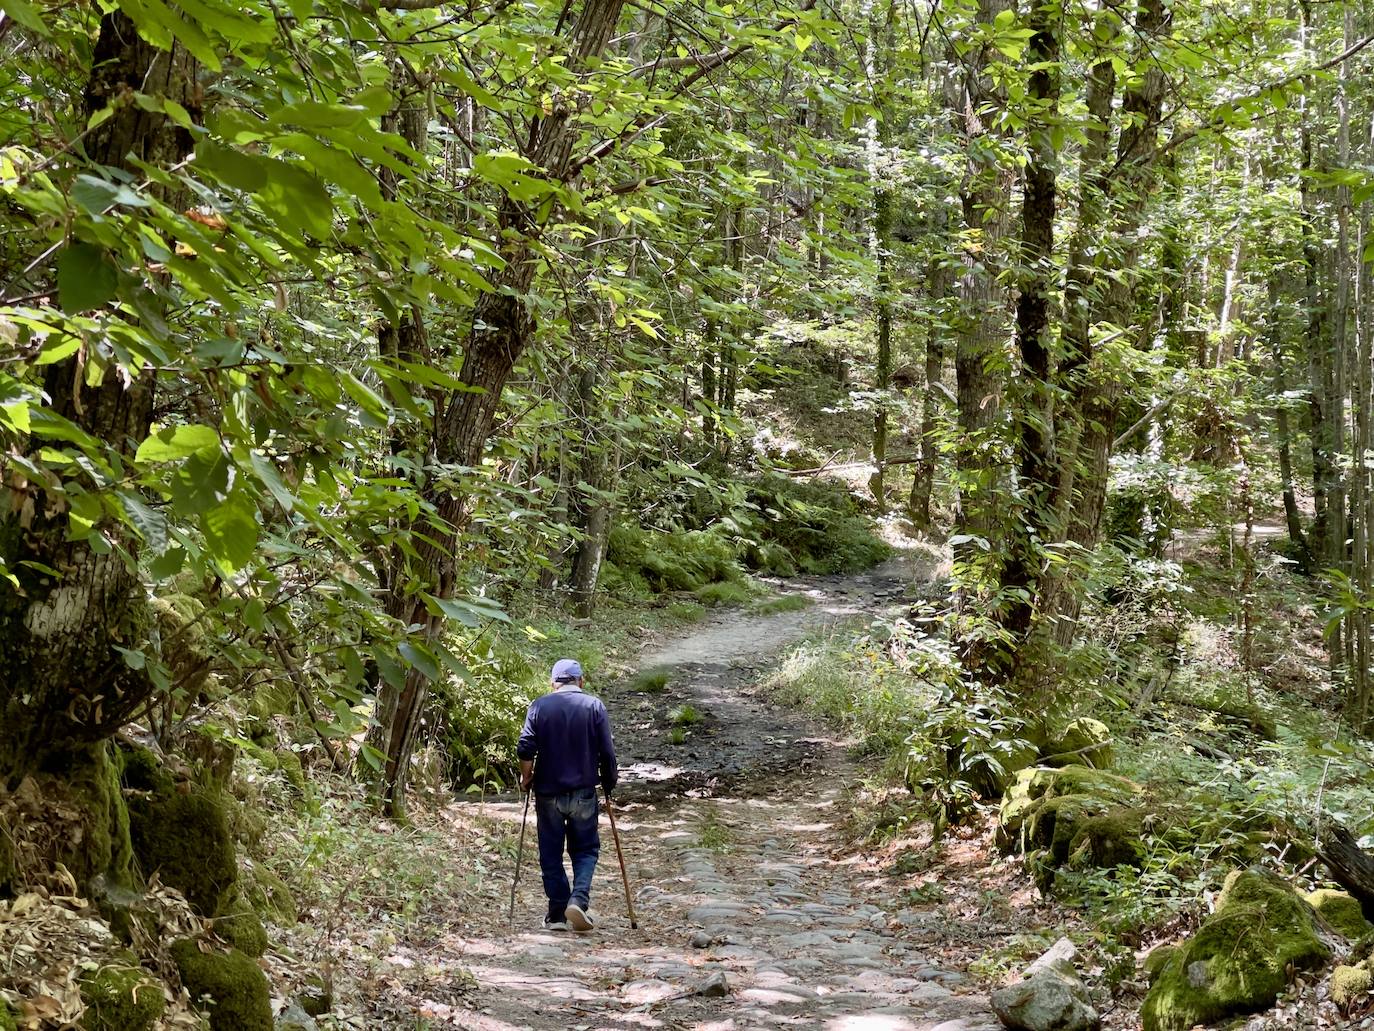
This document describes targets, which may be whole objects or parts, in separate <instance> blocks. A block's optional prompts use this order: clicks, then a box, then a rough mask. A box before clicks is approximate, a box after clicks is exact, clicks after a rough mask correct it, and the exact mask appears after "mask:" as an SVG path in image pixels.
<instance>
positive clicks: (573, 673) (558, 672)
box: [549, 659, 582, 684]
mask: <svg viewBox="0 0 1374 1031" xmlns="http://www.w3.org/2000/svg"><path fill="white" fill-rule="evenodd" d="M549 679H550V680H552V681H553V682H554V683H555V684H572V683H575V682H576V681H578V680H581V679H582V664H581V663H580V662H578V661H577V660H576V659H559V660H558V661H557V662H555V663H554V664H553V673H552V674H551V676H550V677H549Z"/></svg>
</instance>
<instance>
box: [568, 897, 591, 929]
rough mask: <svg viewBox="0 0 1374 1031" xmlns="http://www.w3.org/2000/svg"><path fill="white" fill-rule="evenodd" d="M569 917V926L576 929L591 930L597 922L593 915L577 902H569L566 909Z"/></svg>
mask: <svg viewBox="0 0 1374 1031" xmlns="http://www.w3.org/2000/svg"><path fill="white" fill-rule="evenodd" d="M565 912H566V914H567V917H568V926H570V927H571V928H572V929H573V930H574V931H590V930H591V929H592V928H593V927H595V926H596V924H595V923H594V922H593V921H592V916H591V914H590V913H588V912H587V911H586V910H585V909H583V908H582V907H581V906H579V905H578V904H577V903H576V902H569V903H568V908H567V909H566V910H565Z"/></svg>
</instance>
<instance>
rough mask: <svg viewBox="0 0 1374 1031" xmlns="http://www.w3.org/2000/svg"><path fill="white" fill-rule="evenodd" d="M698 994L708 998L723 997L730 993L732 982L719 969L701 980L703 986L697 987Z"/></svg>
mask: <svg viewBox="0 0 1374 1031" xmlns="http://www.w3.org/2000/svg"><path fill="white" fill-rule="evenodd" d="M697 994H698V995H700V996H702V997H704V998H707V999H721V998H724V997H725V996H727V995H729V994H730V982H729V981H727V980H726V979H725V975H724V974H722V973H720V972H719V971H717V972H716V973H714V974H712V975H711V976H710V977H708V978H707V979H706V980H705V981H703V982H701V987H700V988H698V989H697Z"/></svg>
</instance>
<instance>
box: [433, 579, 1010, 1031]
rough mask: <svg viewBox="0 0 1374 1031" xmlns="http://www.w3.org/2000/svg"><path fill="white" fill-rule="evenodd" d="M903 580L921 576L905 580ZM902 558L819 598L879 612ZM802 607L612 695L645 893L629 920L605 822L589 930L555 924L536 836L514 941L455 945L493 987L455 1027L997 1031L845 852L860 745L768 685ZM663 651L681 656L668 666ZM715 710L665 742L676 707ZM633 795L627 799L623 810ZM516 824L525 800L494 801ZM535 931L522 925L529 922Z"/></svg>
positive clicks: (706, 645) (978, 998) (916, 923)
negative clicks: (652, 683) (638, 692)
mask: <svg viewBox="0 0 1374 1031" xmlns="http://www.w3.org/2000/svg"><path fill="white" fill-rule="evenodd" d="M904 577H905V578H906V579H904ZM909 577H910V571H909V570H904V569H902V568H901V567H899V566H895V565H894V566H892V567H889V568H887V569H883V570H877V571H874V573H871V574H869V575H867V576H865V577H861V578H854V579H853V580H850V581H840V580H831V581H830V582H828V583H825V584H823V585H822V587H823V588H824V589H823V590H819V591H817V592H816V593H817V596H818V606H817V608H818V610H819V611H825V610H826V607H828V608H829V609H836V610H838V609H843V608H845V607H847V606H848V604H849V599H852V598H856V597H857V598H858V600H859V608H861V609H866V610H870V611H871V610H872V609H873V608H876V607H880V606H882V605H884V604H890V599H891V598H892V597H894V596H895V595H896V594H898V593H900V591H899V586H898V585H901V584H904V583H910V582H911V581H910V579H909ZM799 625H800V623H799V621H798V620H797V618H796V616H795V614H787V615H785V616H780V617H778V618H777V619H776V620H775V621H772V622H770V621H768V620H759V619H757V618H756V619H753V620H751V621H749V628H748V632H747V633H736V632H733V631H730V630H729V629H728V628H726V627H723V626H722V625H721V624H720V623H717V624H716V625H714V626H708V627H704V628H702V629H701V630H700V631H699V632H698V634H696V635H694V636H693V637H690V638H687V639H685V640H683V641H679V642H676V643H675V644H673V645H672V646H671V647H670V648H669V649H668V650H666V651H662V650H661V651H660V652H659V653H658V654H657V655H655V656H652V657H651V661H646V665H655V664H658V663H662V662H665V661H667V662H669V663H670V664H671V665H672V667H673V668H674V671H675V673H674V676H673V678H672V680H671V682H670V685H669V687H668V690H667V691H666V692H665V693H663V694H659V695H655V696H653V697H652V698H650V699H644V698H637V697H631V696H627V695H624V694H620V695H617V694H615V692H614V691H612V692H610V694H609V696H608V703H609V704H610V706H611V710H612V714H613V720H614V721H616V723H617V727H616V734H617V742H618V745H619V750H620V752H621V759H622V769H624V770H626V771H627V772H628V773H629V776H628V778H627V780H628V783H627V784H626V786H625V788H624V789H623V790H622V791H618V792H617V796H618V801H619V803H620V806H623V808H621V807H620V806H618V808H617V814H618V816H617V822H618V824H619V827H620V832H621V837H622V839H623V840H624V843H625V849H626V861H627V863H628V865H629V867H630V877H631V883H632V886H633V888H634V891H635V908H636V910H637V913H638V918H639V919H638V924H639V926H638V929H631V928H630V926H629V921H628V916H627V912H626V907H625V901H624V898H623V896H622V893H621V887H620V884H619V883H618V872H619V871H618V868H617V866H616V860H615V852H614V847H613V845H612V842H611V837H610V833H609V828H608V826H607V825H606V823H605V820H604V818H603V822H602V849H601V864H600V866H599V867H598V869H597V880H596V884H595V894H594V897H593V900H592V902H593V915H594V916H596V917H597V920H598V926H597V929H596V930H595V931H594V932H592V933H590V934H587V935H574V934H571V933H567V932H545V931H544V930H542V928H541V927H539V918H540V917H541V916H542V914H543V896H542V892H541V890H540V886H539V875H538V861H537V859H536V858H535V857H534V854H533V849H532V848H527V852H526V857H525V858H526V864H527V865H526V870H527V871H528V874H527V875H526V876H525V877H524V878H523V879H522V884H521V888H520V894H519V900H518V903H517V906H516V914H517V917H516V919H517V927H516V929H515V930H513V931H512V932H510V933H509V934H508V935H505V936H493V935H490V934H487V935H483V936H481V937H477V936H473V937H469V938H457V939H450V940H449V942H448V943H447V948H446V954H445V955H443V956H440V957H435V960H436V962H437V964H438V966H439V967H440V968H441V969H446V968H453V969H455V970H456V969H457V968H462V969H464V970H466V971H468V972H469V973H471V975H472V976H473V977H474V978H475V980H476V983H477V986H478V987H477V991H476V992H475V994H474V996H473V998H472V999H471V1001H470V1003H469V1007H468V1008H467V1009H465V1010H462V1011H459V1012H456V1013H454V1014H451V1015H449V1020H450V1021H451V1023H449V1024H448V1025H447V1026H451V1027H459V1028H464V1029H467V1031H525V1029H534V1031H543V1029H554V1028H558V1029H567V1031H618V1029H628V1028H649V1029H665V1031H771V1029H801V1031H995V1029H996V1028H998V1027H999V1026H1000V1025H999V1023H998V1021H997V1019H996V1018H995V1017H994V1016H993V1015H992V1012H991V1010H990V1008H989V1006H988V1002H987V999H986V997H984V996H982V995H980V994H978V993H977V992H976V991H974V989H973V986H972V985H970V984H969V983H967V982H966V980H965V977H964V975H963V974H962V973H961V972H960V971H957V970H953V969H946V968H943V967H941V966H940V964H939V963H937V962H935V961H934V959H933V955H934V954H935V953H937V952H938V950H939V948H940V945H941V940H940V938H939V937H938V932H935V931H932V930H931V929H930V925H929V924H928V923H927V922H925V921H924V920H922V919H920V916H919V914H914V913H910V912H907V911H905V910H903V908H902V907H901V906H900V905H899V904H897V903H896V902H895V901H894V900H893V899H892V898H890V897H889V896H888V895H886V894H885V891H889V890H890V888H889V887H888V885H886V884H885V883H884V882H883V881H882V880H881V879H880V878H875V877H874V876H873V875H872V874H871V873H869V872H866V871H864V870H862V869H860V868H859V867H858V866H857V865H856V864H855V863H853V862H852V861H850V860H848V859H847V858H846V857H845V856H844V854H843V853H842V851H841V846H842V844H843V839H842V833H841V828H840V826H839V825H840V823H841V822H842V821H843V819H844V817H845V815H846V814H847V810H848V805H849V802H848V799H849V794H848V790H849V788H848V786H849V785H850V784H852V783H853V782H854V781H855V779H856V778H857V771H856V770H855V769H854V767H853V766H852V764H851V763H850V761H849V759H848V757H847V754H846V750H845V748H844V747H843V746H842V745H841V744H840V743H839V742H837V741H835V740H833V738H832V737H830V736H828V735H827V734H826V732H825V731H824V730H823V729H821V728H818V727H816V726H814V725H812V724H810V723H808V722H807V721H806V720H805V719H803V718H802V717H800V716H799V715H798V714H797V713H795V712H791V711H788V710H783V709H779V708H778V707H776V706H774V705H771V704H770V703H769V702H768V700H767V699H766V698H762V697H760V696H758V695H757V694H756V693H755V692H754V691H753V687H754V685H755V684H756V682H757V679H758V677H757V666H756V664H757V663H760V662H763V661H765V660H766V659H767V657H768V654H769V652H771V651H776V649H777V648H780V647H782V646H783V645H784V644H785V643H787V642H788V641H790V640H795V638H796V635H797V628H798V626H799ZM665 656H666V658H665ZM684 702H687V703H691V704H693V705H694V706H695V707H698V708H700V709H701V710H702V711H704V712H705V713H706V714H707V715H708V719H707V721H706V722H705V723H704V724H702V725H700V726H697V727H694V728H693V729H692V732H691V736H690V738H689V741H688V743H687V744H686V745H683V746H671V745H668V744H667V743H666V742H665V740H664V736H663V728H664V726H665V725H666V724H665V722H664V720H663V713H664V712H666V711H667V710H668V709H669V708H670V707H671V706H673V705H676V704H680V703H684ZM626 800H628V804H627V802H626ZM488 805H489V808H490V810H491V811H492V812H493V813H494V814H495V815H497V816H498V817H500V818H502V819H505V820H507V821H511V822H512V823H518V821H519V819H520V809H519V806H518V803H516V802H515V801H508V802H505V803H496V804H494V805H493V804H491V803H488ZM522 924H523V927H521V926H520V925H522Z"/></svg>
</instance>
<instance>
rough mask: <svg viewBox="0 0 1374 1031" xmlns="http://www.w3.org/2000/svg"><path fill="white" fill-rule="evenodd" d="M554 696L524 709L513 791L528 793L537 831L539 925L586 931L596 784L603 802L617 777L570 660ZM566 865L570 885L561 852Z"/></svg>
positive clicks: (601, 716) (604, 719) (604, 716)
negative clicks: (542, 903)
mask: <svg viewBox="0 0 1374 1031" xmlns="http://www.w3.org/2000/svg"><path fill="white" fill-rule="evenodd" d="M551 679H552V681H553V691H552V692H550V693H549V694H546V695H544V696H543V697H540V698H536V699H535V700H534V701H533V702H532V703H530V708H529V712H527V713H526V714H525V726H524V729H523V730H521V731H520V741H519V743H518V744H517V745H516V748H515V752H516V755H518V756H519V757H520V786H521V787H522V788H524V789H525V790H526V791H528V790H530V788H531V787H533V789H534V812H535V819H536V821H537V824H538V830H539V867H540V870H541V872H542V873H543V875H544V894H545V895H547V896H548V899H549V910H548V915H547V916H546V917H545V918H544V927H545V928H546V929H548V930H552V931H566V930H567V929H568V927H569V926H571V927H572V929H573V930H574V931H590V930H591V929H592V927H593V924H592V918H591V914H590V913H589V912H588V909H589V908H590V906H591V896H592V874H593V873H594V872H595V871H596V860H597V857H598V856H599V855H600V854H601V838H600V835H599V834H598V832H597V811H598V809H599V806H598V805H597V802H596V786H597V784H598V783H600V784H601V786H602V787H603V788H605V789H606V796H607V799H608V800H609V798H610V794H611V792H612V791H614V790H615V785H616V779H617V771H616V765H615V743H614V742H613V741H612V740H611V718H610V715H609V714H608V713H607V712H606V706H605V705H603V704H602V702H601V699H599V698H594V697H592V696H591V695H589V694H585V693H584V692H583V690H582V666H581V665H580V664H579V663H578V662H577V660H576V659H559V660H558V661H557V662H555V663H554V665H553V673H552V677H551ZM565 845H566V847H567V851H568V857H569V858H570V859H571V860H572V874H573V876H572V886H571V887H569V886H568V874H567V871H566V870H565V869H564V867H563V849H564V847H565Z"/></svg>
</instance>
